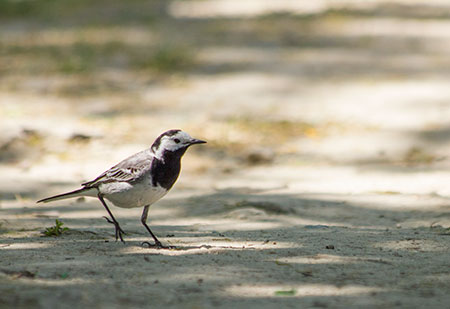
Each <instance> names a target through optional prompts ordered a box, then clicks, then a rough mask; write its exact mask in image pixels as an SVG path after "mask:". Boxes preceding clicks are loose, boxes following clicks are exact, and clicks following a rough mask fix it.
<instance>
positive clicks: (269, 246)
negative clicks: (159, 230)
mask: <svg viewBox="0 0 450 309" xmlns="http://www.w3.org/2000/svg"><path fill="white" fill-rule="evenodd" d="M132 240H133V241H135V240H137V239H132ZM142 240H143V239H141V241H142ZM161 241H162V242H163V244H165V245H169V246H174V247H175V248H172V249H156V248H152V247H148V246H140V245H139V246H138V245H136V246H126V247H124V248H121V249H120V250H119V251H120V252H121V254H143V255H145V254H150V255H155V254H156V255H168V256H180V255H195V254H209V253H217V252H224V251H228V250H233V251H242V252H244V251H252V252H254V250H257V251H266V250H271V252H273V250H276V249H293V248H301V247H302V245H299V244H297V243H291V242H278V241H239V240H235V239H232V238H226V237H225V238H219V237H217V238H215V237H213V238H210V237H209V238H205V237H196V238H189V239H186V238H170V240H169V239H167V238H166V239H161Z"/></svg>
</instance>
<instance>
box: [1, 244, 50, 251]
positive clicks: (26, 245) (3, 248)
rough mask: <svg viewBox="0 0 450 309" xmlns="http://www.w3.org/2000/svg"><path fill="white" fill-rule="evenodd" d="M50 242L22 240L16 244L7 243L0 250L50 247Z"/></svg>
mask: <svg viewBox="0 0 450 309" xmlns="http://www.w3.org/2000/svg"><path fill="white" fill-rule="evenodd" d="M48 247H49V244H48V243H42V244H41V243H34V242H22V243H15V244H6V245H2V246H0V250H28V249H41V248H48Z"/></svg>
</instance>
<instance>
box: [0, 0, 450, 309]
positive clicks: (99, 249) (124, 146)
mask: <svg viewBox="0 0 450 309" xmlns="http://www.w3.org/2000/svg"><path fill="white" fill-rule="evenodd" d="M253 2H254V1H250V2H249V3H250V4H249V5H248V6H246V7H245V8H242V9H241V10H240V9H239V7H235V6H231V7H229V10H226V11H224V10H221V9H220V8H221V5H224V3H226V1H211V2H209V4H208V5H207V6H206V7H202V3H207V2H204V1H194V2H193V4H192V7H190V6H189V1H186V2H175V5H173V6H170V7H168V8H165V9H166V11H167V12H168V14H169V15H168V16H166V17H164V20H163V21H157V22H155V21H153V19H152V22H151V27H150V28H149V29H152V30H151V31H150V30H149V29H147V28H146V27H147V26H148V24H146V22H145V21H144V20H146V19H145V18H149V17H148V16H146V15H145V16H144V15H142V14H143V13H142V10H140V6H139V5H140V3H141V2H139V1H136V2H133V4H132V5H131V6H130V7H128V9H129V10H130V11H129V12H130V16H132V19H133V23H129V22H128V20H125V21H123V23H119V22H118V21H117V20H116V19H117V16H116V15H115V14H117V11H118V10H116V9H117V8H115V7H109V11H108V12H107V13H108V14H105V15H101V20H102V21H103V19H105V20H107V21H109V19H112V20H113V21H114V24H113V26H112V27H111V26H109V25H108V24H107V23H106V25H107V26H101V27H94V28H92V27H90V26H89V18H93V19H95V18H96V16H95V14H93V15H92V16H90V15H89V14H87V15H86V16H87V17H86V18H87V20H88V21H84V22H83V23H79V24H78V23H77V22H76V21H77V20H78V19H77V18H79V16H81V15H83V12H84V11H82V10H81V9H80V7H78V6H77V7H75V9H73V10H72V11H71V12H70V14H69V13H68V14H66V15H67V16H66V17H68V21H67V24H63V26H61V25H60V24H58V22H55V21H54V20H53V21H52V23H53V24H52V23H50V25H48V24H47V22H48V21H45V22H43V21H42V20H39V19H37V21H36V20H33V19H32V18H31V20H32V21H30V17H26V18H22V19H21V18H18V19H14V20H6V21H4V22H2V23H3V24H2V26H3V27H0V32H1V35H0V42H1V44H0V46H1V48H3V49H2V53H1V54H0V58H1V59H0V60H1V61H3V63H4V65H3V66H2V65H0V72H1V74H2V75H1V83H0V96H1V98H0V100H1V104H0V130H1V134H0V174H1V175H2V181H1V183H0V307H1V308H49V307H56V308H66V307H67V308H141V307H156V308H159V307H164V308H166V307H170V308H212V307H219V308H220V307H222V308H235V307H236V308H256V307H259V308H273V307H276V306H278V307H279V306H281V307H287V308H290V307H292V308H361V307H364V308H449V304H450V259H449V256H450V255H449V254H450V201H449V198H450V187H449V179H450V159H449V157H448V154H449V153H450V127H449V119H450V103H449V102H450V90H449V89H450V88H449V87H448V77H449V74H450V69H449V68H450V62H449V58H448V53H449V52H450V41H449V40H450V37H449V33H450V32H449V31H448V30H449V29H450V19H449V18H448V16H450V9H449V8H448V5H447V4H446V3H445V1H444V2H439V1H433V2H429V1H414V3H413V5H410V6H408V5H406V4H405V1H392V3H391V4H385V3H384V4H383V3H379V2H378V1H371V2H370V5H368V6H367V7H364V6H362V5H361V3H360V2H357V1H346V2H345V3H346V5H350V6H349V8H348V9H345V10H343V11H342V12H341V11H339V10H341V9H342V8H340V7H338V6H337V4H336V2H332V1H331V2H327V1H322V2H320V3H321V5H317V6H314V7H305V8H304V9H305V10H306V11H305V12H302V11H301V10H300V8H293V7H291V6H292V5H293V4H292V3H291V2H286V3H288V9H289V10H293V12H295V14H297V15H293V16H290V15H289V16H285V15H280V16H278V15H277V14H274V15H273V16H272V15H270V16H266V17H261V18H251V16H252V14H256V13H257V14H263V13H264V14H265V13H267V12H266V10H265V9H259V8H258V9H256V13H255V12H254V11H252V10H253V9H254V8H253V9H252V6H251V3H253ZM82 3H84V2H82ZM155 3H156V2H155ZM280 3H282V1H281V2H280ZM289 3H290V4H289ZM85 5H86V7H87V8H89V12H92V11H94V12H95V10H99V9H100V8H101V7H93V8H90V7H89V5H88V4H85ZM146 5H147V4H146ZM352 5H353V6H352ZM81 6H82V5H81ZM282 9H283V8H282V7H281V9H280V7H279V6H276V7H270V6H269V8H267V10H269V11H270V10H275V13H280V12H279V10H282ZM327 9H329V10H330V12H329V14H328V15H327V14H326V11H327ZM58 12H59V11H58ZM196 12H199V13H198V15H196ZM252 12H253V13H252ZM261 12H262V13H261ZM324 12H325V13H324ZM38 13H39V11H38ZM40 14H43V13H40ZM46 14H47V13H46ZM49 14H50V13H49ZM58 14H59V13H58ZM77 14H78V15H77ZM170 14H173V16H172V17H171V15H170ZM177 14H178V15H177ZM217 14H218V15H219V16H216V15H217ZM223 14H225V15H226V14H231V15H230V16H222V15H223ZM233 14H235V15H233ZM302 14H306V15H305V16H303V15H302ZM311 14H312V15H311ZM314 14H317V15H314ZM321 14H323V15H321ZM45 16H46V15H45ZM83 16H84V15H83ZM121 16H122V15H121ZM124 16H126V17H123V18H128V17H127V16H128V15H124ZM236 16H237V17H236ZM243 16H244V17H243ZM33 18H35V17H33ZM121 18H122V17H121ZM166 19H168V20H169V21H167V20H166ZM46 20H48V18H46ZM50 20H51V19H50ZM119 21H121V20H119ZM160 23H161V24H162V25H163V26H160ZM55 24H56V26H55ZM36 25H40V27H36ZM180 27H182V28H183V29H184V31H185V32H184V33H179V29H180ZM293 29H295V31H294V30H293ZM167 33H169V34H172V35H173V36H174V38H175V39H177V40H179V41H181V42H182V43H183V44H186V45H183V46H190V47H188V48H192V46H191V45H190V44H192V45H195V50H194V51H195V54H196V60H195V61H193V63H192V64H190V65H189V66H188V68H187V69H186V70H185V71H183V72H182V73H173V72H169V73H167V72H162V73H161V72H158V73H155V71H151V70H150V73H149V71H145V72H142V71H140V70H136V69H133V67H132V66H127V65H126V64H127V63H129V62H127V61H128V60H127V61H126V59H125V60H124V58H123V57H124V55H122V54H121V53H120V51H118V54H114V55H112V56H111V55H109V54H105V55H104V57H105V59H106V60H105V59H103V61H106V63H107V64H106V65H105V64H104V63H97V62H95V61H94V64H93V63H91V62H89V61H91V60H92V59H91V57H94V58H95V55H94V56H92V55H90V56H86V57H87V58H86V59H84V58H80V59H81V60H80V59H78V58H74V59H75V60H74V61H75V62H70V63H69V64H70V65H69V64H67V63H64V66H63V69H61V67H59V66H58V65H59V63H57V60H55V57H56V58H57V57H59V56H58V55H59V54H58V52H57V51H59V49H61V50H60V52H61V53H63V54H64V53H68V54H67V55H69V56H70V55H71V53H72V52H74V51H72V50H71V49H70V48H69V47H67V46H72V45H71V44H75V43H77V42H78V43H79V41H80V42H82V43H83V44H86V46H87V47H86V46H85V47H83V48H86V50H87V49H88V47H89V46H90V45H89V44H94V43H93V42H95V44H99V45H98V46H97V45H96V47H95V48H101V46H100V45H101V44H100V43H98V42H99V41H101V42H103V43H105V42H106V43H108V42H109V41H113V43H114V42H115V41H114V40H120V41H121V42H125V43H124V44H125V45H124V46H123V47H121V48H125V47H126V48H127V49H126V52H125V54H128V53H132V52H133V51H135V50H137V49H140V48H142V47H143V46H144V47H146V48H147V47H148V48H149V49H150V48H151V47H152V46H153V45H152V44H154V43H153V40H154V39H155V38H158V37H161V36H162V34H167ZM35 35H39V39H35ZM186 42H187V43H186ZM103 43H102V44H103ZM115 44H116V43H115ZM24 46H26V48H27V50H28V49H31V50H32V51H33V52H34V57H30V55H29V54H27V52H26V51H24V50H22V49H21V48H24ZM108 46H110V47H111V46H113V45H108ZM66 49H67V50H66ZM83 50H84V49H83ZM50 52H51V53H52V55H53V56H52V57H53V58H51V57H50V58H48V59H47V58H45V55H47V53H50ZM75 55H78V54H77V52H76V50H75ZM69 56H68V57H69ZM175 56H176V57H180V56H179V55H178V56H177V55H175ZM35 57H37V58H35ZM108 57H110V58H108ZM134 57H137V58H139V57H140V56H139V55H134ZM183 57H184V56H183ZM35 59H39V61H34V60H35ZM182 59H184V60H183V61H188V60H189V59H187V60H186V58H182ZM1 61H0V62H1ZM46 61H47V62H46ZM58 61H59V60H58ZM77 61H79V62H77ZM83 61H87V62H83ZM108 61H110V62H108ZM189 61H191V60H189ZM74 63H75V64H76V65H81V67H82V68H83V70H85V69H86V70H88V71H82V72H81V71H77V70H78V69H79V67H76V66H75V69H74V67H73V65H74ZM53 66H55V67H59V68H60V69H61V70H62V71H58V70H59V69H52V68H53ZM89 66H93V67H89ZM68 68H70V72H67V70H68ZM158 68H159V69H158V70H168V68H167V65H166V66H162V64H158ZM164 68H165V69H164ZM73 70H75V71H73ZM155 70H156V69H155ZM156 71H157V70H156ZM37 72H41V73H37ZM152 72H153V73H152ZM152 74H153V75H152ZM170 128H182V129H184V130H186V131H188V132H190V133H191V134H192V135H193V136H195V137H198V138H202V139H206V140H208V142H209V143H208V144H207V145H204V146H203V145H202V146H201V147H200V146H199V147H196V148H195V149H194V148H193V149H190V150H189V151H188V152H187V154H186V155H185V157H184V159H183V171H182V174H181V176H180V179H179V181H178V182H177V184H176V185H175V187H174V188H173V190H172V191H171V192H170V193H169V194H168V195H167V196H166V197H165V198H164V199H163V200H161V201H159V202H158V203H156V204H155V205H153V206H152V207H151V209H150V213H149V222H150V226H151V227H152V229H153V231H154V232H155V233H156V234H157V235H158V236H159V237H160V239H161V241H162V242H163V243H164V244H167V245H172V246H175V247H176V248H175V249H170V250H169V249H163V250H157V249H153V248H147V247H145V246H144V247H143V246H141V243H142V242H143V241H147V240H149V235H148V234H147V232H146V230H145V229H144V228H143V227H142V225H141V224H140V221H139V219H140V214H141V211H142V210H141V209H130V210H126V209H125V210H124V209H118V208H115V207H112V208H111V209H112V211H113V213H114V214H115V216H116V218H117V219H118V221H119V222H120V223H121V225H122V227H123V229H124V230H125V231H126V233H127V234H126V235H125V240H126V242H125V243H124V244H123V243H120V242H115V239H114V231H113V228H112V227H111V225H110V224H108V223H107V222H106V221H105V220H104V219H103V218H102V216H104V215H106V212H105V211H104V209H103V208H102V206H101V204H100V203H99V201H97V200H95V199H90V198H86V199H73V200H67V201H57V202H54V203H49V204H39V205H37V204H36V203H35V201H36V200H38V199H40V198H43V197H46V196H49V195H51V194H57V193H61V192H64V191H66V190H72V189H75V188H77V187H78V186H79V183H81V182H83V181H86V180H90V179H92V178H94V177H96V176H97V175H98V174H100V173H101V172H103V171H104V170H105V169H107V168H109V167H110V166H112V165H114V164H115V163H117V162H118V161H120V160H121V159H123V158H125V157H127V156H128V155H131V154H133V153H134V152H137V151H139V150H142V149H144V148H145V147H148V146H149V145H150V144H151V143H152V141H153V140H154V138H155V137H156V136H157V135H158V134H159V133H161V132H162V131H164V130H166V129H170ZM55 219H58V220H60V221H62V222H63V223H64V227H68V228H69V229H68V230H67V231H65V232H64V233H63V234H62V235H61V236H58V237H45V236H44V235H43V234H42V232H43V231H44V230H45V228H48V227H51V226H54V224H55Z"/></svg>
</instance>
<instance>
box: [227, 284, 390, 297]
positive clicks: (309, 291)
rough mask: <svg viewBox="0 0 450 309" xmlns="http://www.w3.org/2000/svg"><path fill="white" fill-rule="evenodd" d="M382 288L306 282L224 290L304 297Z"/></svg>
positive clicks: (342, 294) (354, 292) (374, 290)
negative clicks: (302, 283) (284, 293)
mask: <svg viewBox="0 0 450 309" xmlns="http://www.w3.org/2000/svg"><path fill="white" fill-rule="evenodd" d="M381 290H382V289H380V288H375V287H365V286H357V285H348V286H343V287H336V286H334V285H329V284H306V285H296V286H295V285H294V286H276V285H264V286H250V285H240V286H231V287H229V288H227V289H226V292H227V293H229V294H231V295H233V296H238V297H248V298H253V297H270V296H273V297H276V296H277V295H280V293H282V292H286V291H288V292H289V295H288V294H286V295H288V296H293V297H305V296H348V295H361V294H369V293H372V292H379V291H381Z"/></svg>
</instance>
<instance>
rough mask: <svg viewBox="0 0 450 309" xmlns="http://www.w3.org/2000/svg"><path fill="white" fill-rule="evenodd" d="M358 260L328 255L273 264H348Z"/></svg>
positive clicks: (285, 259) (282, 259)
mask: <svg viewBox="0 0 450 309" xmlns="http://www.w3.org/2000/svg"><path fill="white" fill-rule="evenodd" d="M358 260H359V259H358V258H356V257H351V256H339V255H330V254H317V255H314V256H305V257H304V256H294V257H287V258H281V259H276V260H275V262H277V261H278V262H280V263H289V264H349V263H355V262H357V261H358Z"/></svg>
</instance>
